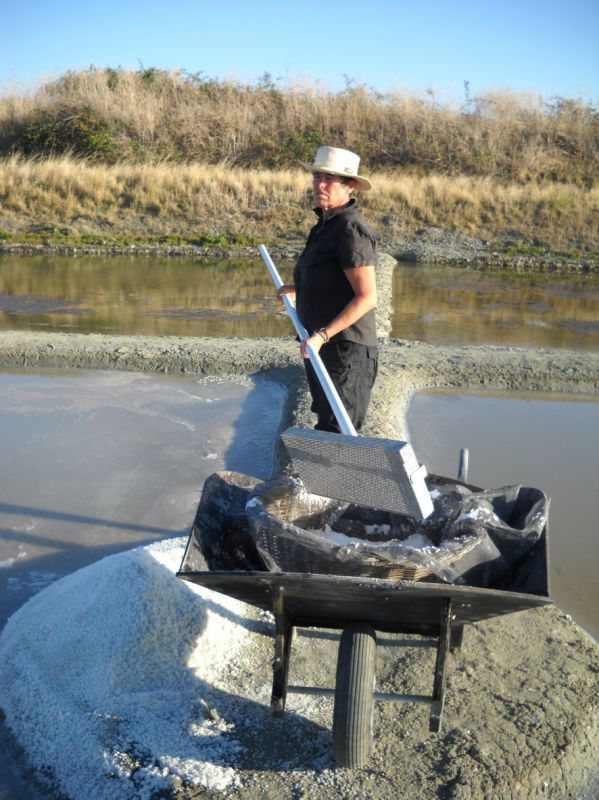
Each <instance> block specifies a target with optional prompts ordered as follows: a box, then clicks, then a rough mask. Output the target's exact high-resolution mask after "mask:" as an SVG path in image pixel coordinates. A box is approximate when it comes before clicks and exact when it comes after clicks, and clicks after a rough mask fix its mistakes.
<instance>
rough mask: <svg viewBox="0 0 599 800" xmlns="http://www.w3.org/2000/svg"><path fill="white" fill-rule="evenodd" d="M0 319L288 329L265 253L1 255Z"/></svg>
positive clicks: (192, 329) (226, 332)
mask: <svg viewBox="0 0 599 800" xmlns="http://www.w3.org/2000/svg"><path fill="white" fill-rule="evenodd" d="M0 327H1V328H2V329H4V330H40V329H42V330H48V331H67V332H68V331H75V332H77V333H105V334H142V335H148V336H161V335H165V336H223V337H235V336H241V337H249V338H259V337H262V336H284V335H287V334H289V333H290V332H291V330H290V323H289V321H288V319H287V318H286V317H285V315H284V314H283V313H281V312H280V309H279V304H278V303H277V301H276V300H275V299H274V286H273V284H272V281H271V279H270V277H269V275H268V273H267V271H266V269H265V267H264V265H263V263H262V262H261V261H260V262H258V261H256V262H252V263H247V262H244V263H242V264H240V263H236V262H221V263H204V262H197V261H192V260H189V259H154V258H152V259H150V258H149V259H140V258H135V259H134V258H121V257H115V258H110V259H105V258H45V257H33V258H25V257H19V258H14V257H10V258H8V257H4V258H0Z"/></svg>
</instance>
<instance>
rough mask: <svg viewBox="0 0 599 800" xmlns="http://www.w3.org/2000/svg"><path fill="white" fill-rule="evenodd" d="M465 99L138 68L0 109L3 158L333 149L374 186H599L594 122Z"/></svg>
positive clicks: (202, 156) (47, 89)
mask: <svg viewBox="0 0 599 800" xmlns="http://www.w3.org/2000/svg"><path fill="white" fill-rule="evenodd" d="M465 89H466V91H465V96H464V102H463V104H462V106H461V107H460V108H453V107H449V106H447V105H443V104H441V103H439V102H438V101H437V99H436V97H435V95H434V93H432V92H430V93H428V94H424V95H423V96H422V97H416V96H408V95H402V94H379V93H376V92H374V91H372V90H370V89H368V88H366V87H364V86H360V85H353V84H352V83H351V82H349V81H348V85H347V87H346V88H345V90H344V91H341V92H336V93H332V92H328V91H325V90H323V89H322V88H320V87H318V86H312V85H304V86H301V87H300V86H291V85H290V86H288V87H286V88H281V87H280V85H279V84H278V82H275V81H273V80H272V79H271V77H270V76H268V75H264V76H263V78H262V79H261V80H260V81H259V83H258V84H257V85H256V86H246V85H242V84H239V83H234V82H231V81H221V80H215V79H211V78H207V77H205V76H203V75H202V74H188V73H185V72H172V73H171V72H165V71H162V70H157V69H146V68H143V67H141V68H140V69H139V70H138V71H135V72H132V71H125V70H121V69H94V68H92V69H89V70H87V71H84V72H69V73H67V74H65V75H63V76H62V77H60V78H59V79H57V80H54V81H52V82H49V83H46V84H45V85H43V86H42V87H41V88H39V89H38V90H37V91H36V92H35V93H33V94H30V95H29V94H27V95H25V94H14V95H12V96H11V95H6V96H4V97H3V98H0V155H3V156H9V155H11V154H15V153H20V154H23V155H26V156H36V157H38V156H42V157H48V156H59V155H64V154H69V155H71V156H75V157H83V158H86V159H88V160H91V161H95V162H101V163H107V164H116V163H121V162H127V163H156V162H160V161H165V160H167V161H169V162H175V163H190V162H198V161H199V162H202V163H207V164H218V163H220V164H222V163H226V164H229V165H231V166H238V167H254V168H265V169H281V168H285V167H289V166H291V165H295V163H296V161H297V159H311V158H312V156H313V154H314V152H315V149H316V147H317V146H318V145H319V144H323V143H327V144H338V145H342V146H345V147H348V148H350V149H353V150H356V151H357V152H359V153H360V154H361V155H362V158H363V162H364V165H365V167H366V168H367V169H368V170H369V171H371V172H373V171H376V172H396V171H398V170H401V171H402V172H404V173H405V174H410V175H415V176H430V175H442V176H456V175H468V176H480V177H490V178H493V179H497V180H500V181H505V182H516V183H520V184H522V183H527V182H531V181H535V182H564V183H572V184H575V185H577V186H581V187H586V188H590V187H592V186H593V185H594V182H595V181H596V179H597V175H598V173H599V169H598V167H599V147H598V144H599V112H598V111H597V110H596V109H595V108H593V107H591V106H589V105H587V104H585V103H583V102H581V101H577V100H572V99H565V98H555V99H552V100H548V101H547V100H543V99H542V98H532V97H524V96H522V95H515V94H510V93H509V92H505V91H503V92H489V93H487V94H484V95H480V96H474V97H472V96H470V94H469V91H468V87H467V86H466V87H465Z"/></svg>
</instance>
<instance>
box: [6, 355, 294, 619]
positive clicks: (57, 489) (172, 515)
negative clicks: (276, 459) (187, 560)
mask: <svg viewBox="0 0 599 800" xmlns="http://www.w3.org/2000/svg"><path fill="white" fill-rule="evenodd" d="M284 397H285V390H284V388H283V387H282V386H280V385H278V384H276V383H274V382H272V381H269V380H260V381H259V382H252V381H249V380H247V381H241V380H240V381H237V382H231V381H226V380H222V381H217V380H211V381H208V380H206V379H201V378H197V377H195V378H192V377H175V376H172V377H168V378H167V377H163V376H159V375H147V374H143V375H142V374H136V373H123V372H99V371H97V372H96V371H91V370H85V371H71V372H69V371H53V372H50V371H45V372H39V373H37V374H34V373H30V372H22V373H17V374H15V373H0V437H1V440H2V448H1V450H0V486H1V487H2V490H1V494H0V630H1V628H2V627H3V626H4V623H5V621H6V618H7V617H8V616H9V615H10V614H11V613H13V612H14V611H15V610H16V609H17V608H19V607H20V606H21V605H22V604H23V603H24V602H25V601H26V600H27V599H28V598H29V597H31V596H32V595H33V594H35V593H37V592H39V591H40V590H41V589H43V588H44V587H46V586H48V585H49V584H50V583H52V582H54V581H55V580H57V579H58V578H60V577H62V576H64V575H66V574H67V573H69V572H72V571H74V570H76V569H79V568H81V567H83V566H85V565H87V564H90V563H91V562H93V561H96V560H98V559H99V558H102V557H104V556H106V555H109V554H111V553H114V552H117V551H119V550H124V549H129V548H131V547H135V546H137V545H140V544H147V543H149V542H151V541H155V540H157V539H163V538H165V537H172V536H181V535H187V533H188V532H189V530H190V528H191V525H192V523H193V519H194V515H195V511H196V508H197V505H198V502H199V500H200V495H201V490H202V486H203V483H204V480H205V479H206V478H207V477H208V475H210V474H212V473H213V472H216V471H217V470H220V469H231V470H236V471H239V472H244V473H246V474H249V475H254V476H256V477H259V478H263V479H266V478H268V477H270V475H271V471H272V456H273V447H274V441H275V434H276V430H277V426H278V424H279V420H280V416H281V407H282V403H283V401H284Z"/></svg>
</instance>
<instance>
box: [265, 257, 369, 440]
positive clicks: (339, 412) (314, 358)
mask: <svg viewBox="0 0 599 800" xmlns="http://www.w3.org/2000/svg"><path fill="white" fill-rule="evenodd" d="M258 250H259V251H260V255H261V256H262V258H263V259H264V263H265V264H266V266H267V267H268V271H269V272H270V276H271V278H272V279H273V281H274V284H275V286H276V287H277V289H280V288H281V286H283V281H282V280H281V276H280V275H279V272H278V270H277V268H276V267H275V265H274V263H273V261H272V259H271V257H270V255H269V253H268V250H267V249H266V247H265V246H264V245H263V244H261V245H259V246H258ZM283 303H284V304H285V308H286V309H287V313H288V314H289V316H290V317H291V321H292V322H293V325H294V327H295V330H296V331H297V335H298V336H299V338H300V339H301V341H302V342H304V341H305V340H306V339H308V338H309V336H308V331H307V330H306V329H305V328H304V326H303V325H302V322H301V320H300V318H299V317H298V315H297V311H296V309H295V306H294V305H293V301H292V300H291V298H290V297H288V296H287V295H286V294H284V295H283ZM306 349H307V351H308V355H309V356H310V362H311V364H312V366H313V367H314V372H315V373H316V375H317V377H318V380H319V381H320V385H321V386H322V388H323V390H324V393H325V394H326V396H327V400H328V401H329V403H330V405H331V408H332V409H333V413H334V414H335V417H336V419H337V422H338V423H339V427H340V428H341V433H345V434H346V435H347V436H357V435H358V434H357V433H356V429H355V428H354V426H353V424H352V421H351V419H350V418H349V416H348V414H347V411H346V410H345V408H344V406H343V403H342V402H341V398H340V397H339V395H338V394H337V389H335V386H334V385H333V381H332V380H331V378H330V375H329V373H328V372H327V370H326V367H325V365H324V364H323V363H322V358H321V357H320V356H319V355H318V353H317V352H316V350H314V348H313V347H312V346H311V345H306Z"/></svg>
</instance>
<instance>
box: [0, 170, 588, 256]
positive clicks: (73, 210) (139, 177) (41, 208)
mask: <svg viewBox="0 0 599 800" xmlns="http://www.w3.org/2000/svg"><path fill="white" fill-rule="evenodd" d="M372 179H373V183H374V190H373V191H372V193H371V194H370V195H369V196H365V197H364V199H363V204H364V206H365V207H366V208H367V213H368V217H369V219H370V220H371V221H372V223H373V225H374V227H375V229H376V231H377V233H378V235H379V236H381V237H382V238H388V239H392V238H398V237H402V236H405V235H407V234H409V233H411V232H413V231H414V230H415V229H416V228H419V227H422V226H423V225H434V226H438V227H443V228H457V229H460V230H463V231H465V232H468V233H471V234H474V235H483V236H485V237H486V238H494V237H495V236H500V235H501V234H504V233H506V232H508V231H512V232H513V231H516V232H518V233H519V234H520V235H521V236H523V237H524V238H525V239H526V240H527V241H529V242H534V241H535V240H537V241H543V242H544V243H545V244H548V245H549V246H551V247H553V248H554V249H555V248H564V247H569V246H571V245H572V242H574V241H576V242H578V245H579V246H581V247H586V248H587V249H592V248H595V249H596V247H597V242H598V241H599V230H598V224H599V188H593V189H584V188H582V187H579V186H576V185H571V184H562V183H545V184H537V183H530V184H525V185H522V184H518V183H505V182H499V181H496V180H493V179H491V178H482V177H476V176H470V177H468V176H459V177H450V176H443V175H430V176H422V177H420V176H416V175H406V174H404V173H402V172H381V173H378V174H377V173H375V174H373V175H372ZM309 184H310V181H309V180H308V176H307V174H306V173H305V172H304V171H303V170H300V169H281V170H266V169H263V170H259V169H241V168H237V167H231V166H229V165H208V164H197V163H196V164H179V165H176V164H172V163H169V162H165V163H157V164H117V165H114V166H109V165H104V164H93V163H88V162H81V161H80V160H76V159H73V158H68V157H62V158H50V159H43V160H39V159H38V160H36V159H24V158H21V157H18V156H13V157H11V158H8V159H4V160H2V161H0V187H1V188H0V202H1V206H2V209H3V214H4V219H3V222H2V223H1V224H0V227H4V228H5V229H11V230H14V231H17V230H20V231H26V230H27V228H28V226H31V224H32V223H37V224H39V223H43V224H47V225H50V226H56V227H61V226H66V228H67V229H68V231H69V232H70V233H71V234H72V235H81V234H96V233H98V234H100V233H104V234H106V233H107V232H108V233H113V234H116V233H119V232H121V233H123V232H124V233H128V234H131V235H133V234H139V235H142V236H150V237H151V236H159V235H174V234H177V235H181V236H185V237H192V236H194V235H198V234H204V235H211V236H217V235H220V234H223V233H226V234H231V235H233V236H234V237H237V238H238V239H239V238H243V237H245V238H247V239H248V240H254V239H261V240H262V239H266V240H268V239H270V240H272V239H275V238H280V237H284V238H291V239H294V238H298V239H301V238H302V237H303V236H304V234H305V231H306V228H307V226H308V225H309V224H310V223H311V219H312V213H311V211H310V196H309V193H308V187H309Z"/></svg>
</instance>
